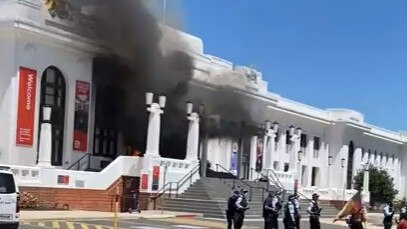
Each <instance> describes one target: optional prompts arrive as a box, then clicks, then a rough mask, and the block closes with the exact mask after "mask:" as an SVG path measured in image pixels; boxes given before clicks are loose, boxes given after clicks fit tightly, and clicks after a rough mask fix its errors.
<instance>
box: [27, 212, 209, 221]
mask: <svg viewBox="0 0 407 229" xmlns="http://www.w3.org/2000/svg"><path fill="white" fill-rule="evenodd" d="M200 216H201V215H200V214H194V213H183V212H170V211H164V212H162V211H142V212H141V213H133V214H130V213H119V214H118V217H119V218H120V219H139V218H142V219H164V218H178V217H184V218H193V217H200ZM20 217H21V220H43V219H95V218H101V219H102V218H113V217H114V213H112V212H96V211H21V213H20Z"/></svg>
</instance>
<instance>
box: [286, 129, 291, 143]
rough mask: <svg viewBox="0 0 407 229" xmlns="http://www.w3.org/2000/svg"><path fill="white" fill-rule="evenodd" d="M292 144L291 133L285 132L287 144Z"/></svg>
mask: <svg viewBox="0 0 407 229" xmlns="http://www.w3.org/2000/svg"><path fill="white" fill-rule="evenodd" d="M290 143H291V140H290V131H289V130H287V131H286V132H285V144H287V145H289V144H290Z"/></svg>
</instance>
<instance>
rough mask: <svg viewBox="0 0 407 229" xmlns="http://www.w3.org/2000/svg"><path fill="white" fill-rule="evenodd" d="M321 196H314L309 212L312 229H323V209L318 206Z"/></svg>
mask: <svg viewBox="0 0 407 229" xmlns="http://www.w3.org/2000/svg"><path fill="white" fill-rule="evenodd" d="M318 199H319V195H318V194H316V193H314V194H312V201H311V202H310V204H309V207H308V210H307V212H308V213H309V223H310V228H311V229H321V223H320V222H319V217H320V216H321V211H322V208H320V207H319V205H318Z"/></svg>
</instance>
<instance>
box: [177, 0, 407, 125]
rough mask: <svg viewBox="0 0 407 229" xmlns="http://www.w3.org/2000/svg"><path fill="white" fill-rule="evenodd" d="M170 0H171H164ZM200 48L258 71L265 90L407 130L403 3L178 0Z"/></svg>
mask: <svg viewBox="0 0 407 229" xmlns="http://www.w3.org/2000/svg"><path fill="white" fill-rule="evenodd" d="M170 1H171V0H170ZM181 5H182V11H183V19H184V22H183V23H184V24H185V28H184V29H185V30H186V31H187V32H189V33H192V34H194V35H196V36H198V37H201V38H202V39H203V41H204V44H205V52H206V53H209V54H213V55H216V56H219V57H222V58H225V59H227V60H230V61H232V62H234V63H235V64H242V65H251V64H253V65H254V66H256V67H257V69H258V70H260V71H262V72H263V75H264V78H265V80H267V81H268V82H269V90H270V91H272V92H275V93H278V94H280V95H282V96H284V97H287V98H289V99H293V100H296V101H299V102H303V103H306V104H309V105H313V106H316V107H320V108H350V109H354V110H357V111H360V112H362V113H364V114H365V119H366V121H368V122H370V123H372V124H375V125H379V126H382V127H385V128H389V129H392V130H403V129H404V130H407V117H406V114H407V90H406V88H407V13H406V12H407V1H405V0H392V1H378V0H377V1H376V0H369V1H367V0H365V1H364V0H184V1H182V4H181Z"/></svg>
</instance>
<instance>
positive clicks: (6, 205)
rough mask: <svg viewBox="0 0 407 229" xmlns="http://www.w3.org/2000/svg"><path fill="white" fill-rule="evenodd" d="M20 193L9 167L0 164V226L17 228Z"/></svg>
mask: <svg viewBox="0 0 407 229" xmlns="http://www.w3.org/2000/svg"><path fill="white" fill-rule="evenodd" d="M19 201H20V195H19V193H18V187H17V184H16V180H15V177H14V174H13V173H12V172H11V170H10V168H8V167H2V166H0V228H1V229H17V228H18V225H19V222H20V207H19Z"/></svg>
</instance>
